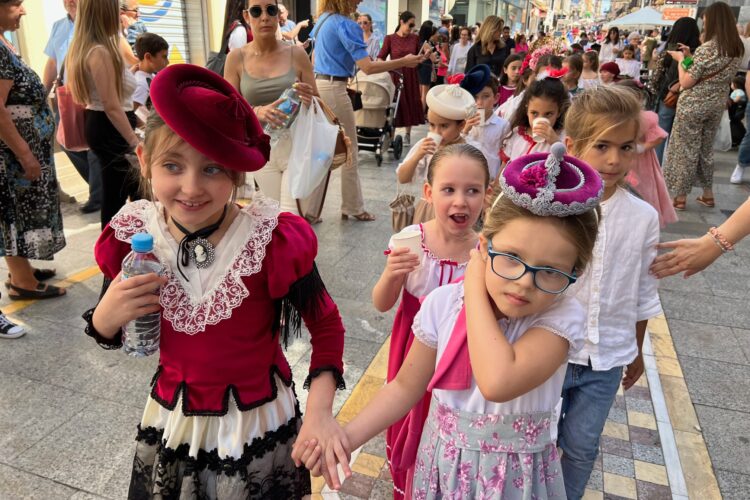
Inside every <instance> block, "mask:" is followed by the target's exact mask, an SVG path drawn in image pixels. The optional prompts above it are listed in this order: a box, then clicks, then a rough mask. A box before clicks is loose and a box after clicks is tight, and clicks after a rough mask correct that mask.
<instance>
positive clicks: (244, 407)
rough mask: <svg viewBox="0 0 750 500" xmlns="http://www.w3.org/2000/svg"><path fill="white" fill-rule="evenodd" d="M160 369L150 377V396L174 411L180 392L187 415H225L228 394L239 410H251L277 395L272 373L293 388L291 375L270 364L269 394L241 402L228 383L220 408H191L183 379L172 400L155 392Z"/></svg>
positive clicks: (233, 388) (235, 389) (184, 412)
mask: <svg viewBox="0 0 750 500" xmlns="http://www.w3.org/2000/svg"><path fill="white" fill-rule="evenodd" d="M161 370H162V367H161V366H159V368H158V369H157V370H156V373H155V374H154V378H153V379H151V386H152V388H151V397H152V398H153V399H154V400H155V401H156V402H157V403H159V404H160V405H161V406H163V407H164V408H166V409H167V410H170V411H174V409H175V408H176V407H177V401H178V400H179V399H180V394H182V413H183V415H185V416H187V417H222V416H224V415H226V414H227V412H228V411H229V396H230V395H231V396H233V397H234V402H235V404H236V405H237V408H238V409H239V410H240V411H248V410H252V409H253V408H257V407H259V406H262V405H264V404H266V403H268V402H270V401H273V400H274V399H276V397H277V396H278V389H277V388H276V381H275V380H274V375H278V376H279V378H280V379H281V381H282V382H283V383H284V385H286V386H287V387H290V386H292V388H293V379H292V376H291V375H290V376H289V378H285V377H284V375H283V374H282V373H281V370H279V368H278V366H276V365H271V366H270V368H269V370H268V378H269V383H270V384H271V395H270V396H268V397H265V398H262V399H258V400H256V401H252V402H250V403H242V402H241V400H240V393H239V390H238V389H237V387H236V386H235V385H234V384H229V385H227V388H226V389H225V391H224V397H223V400H222V404H221V410H191V409H190V408H188V385H187V383H186V382H185V381H182V382H180V384H179V385H178V386H177V389H175V391H174V395H173V396H172V401H167V400H166V399H163V398H161V397H160V396H159V395H158V394H157V393H156V382H157V380H158V379H159V375H160V374H161ZM289 372H290V373H291V369H290V370H289Z"/></svg>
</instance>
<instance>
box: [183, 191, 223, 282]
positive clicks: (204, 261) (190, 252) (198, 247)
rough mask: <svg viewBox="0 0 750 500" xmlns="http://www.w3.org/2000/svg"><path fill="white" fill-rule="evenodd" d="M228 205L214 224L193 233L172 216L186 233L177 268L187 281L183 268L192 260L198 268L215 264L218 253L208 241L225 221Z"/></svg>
mask: <svg viewBox="0 0 750 500" xmlns="http://www.w3.org/2000/svg"><path fill="white" fill-rule="evenodd" d="M228 207H229V205H224V211H223V212H222V213H221V217H220V218H219V220H218V221H216V222H215V223H214V224H211V225H210V226H206V227H204V228H203V229H199V230H197V231H195V232H193V233H191V232H190V231H188V230H187V229H185V227H184V226H182V225H181V224H180V223H179V222H177V221H176V220H174V217H170V219H172V223H173V224H174V225H175V227H176V228H177V229H179V230H180V231H181V232H182V234H184V235H185V237H184V238H182V240H180V245H179V247H178V249H177V270H178V271H180V274H181V275H182V277H183V278H185V280H186V281H190V280H189V279H188V278H187V276H185V273H183V272H182V268H183V267H187V266H189V265H190V261H191V260H192V261H193V263H195V267H197V268H198V269H205V268H207V267H208V266H210V265H211V264H213V262H214V259H215V258H216V253H215V252H214V245H213V243H211V242H210V241H208V237H209V236H211V235H212V234H213V233H214V232H215V231H216V230H217V229H219V227H221V223H222V222H224V218H225V217H226V215H227V208H228Z"/></svg>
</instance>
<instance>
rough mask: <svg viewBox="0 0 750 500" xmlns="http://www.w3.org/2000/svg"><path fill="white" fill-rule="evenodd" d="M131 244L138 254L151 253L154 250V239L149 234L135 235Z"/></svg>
mask: <svg viewBox="0 0 750 500" xmlns="http://www.w3.org/2000/svg"><path fill="white" fill-rule="evenodd" d="M130 244H131V247H132V248H133V250H134V251H136V252H150V251H151V250H153V249H154V237H153V236H151V235H150V234H148V233H138V234H135V235H133V239H132V240H131V242H130Z"/></svg>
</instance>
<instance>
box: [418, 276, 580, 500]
mask: <svg viewBox="0 0 750 500" xmlns="http://www.w3.org/2000/svg"><path fill="white" fill-rule="evenodd" d="M463 295H464V288H463V283H456V284H451V285H446V286H443V287H440V288H438V289H436V290H435V291H434V292H432V293H431V294H430V295H429V296H428V297H427V299H426V300H425V301H424V303H423V304H422V308H421V309H420V312H419V313H418V314H417V316H416V318H415V319H414V325H413V327H412V329H413V332H414V337H415V338H416V339H417V340H418V341H419V342H422V343H423V344H425V345H426V346H428V347H431V348H433V349H435V350H436V351H437V360H436V366H437V372H436V373H439V372H440V368H441V366H443V365H441V363H440V362H441V359H442V357H443V356H456V353H455V348H456V347H455V346H456V343H455V339H454V342H453V343H451V342H450V339H451V338H452V337H454V336H456V335H460V333H461V332H460V330H461V328H462V327H463V330H464V336H465V328H466V327H465V324H463V325H462V324H461V321H462V319H463V315H462V314H461V312H462V310H463V309H464V300H463ZM584 321H585V315H584V310H583V307H582V306H581V304H580V303H579V302H578V301H577V300H576V299H574V298H572V297H567V296H565V295H561V296H560V297H559V298H558V299H557V300H556V301H555V302H554V303H553V305H552V306H551V307H550V308H548V309H547V310H546V311H544V312H542V313H539V314H537V315H533V316H526V317H523V318H517V319H514V320H510V321H509V320H507V319H504V320H501V321H500V326H501V327H502V328H503V331H504V332H505V336H506V338H507V339H508V341H509V342H511V343H514V342H516V341H517V340H518V339H519V338H521V336H522V335H523V334H524V333H525V332H527V331H528V330H530V329H531V328H543V329H546V330H549V331H551V332H552V333H554V334H556V335H559V336H561V337H563V338H564V339H566V340H567V341H568V343H569V344H570V348H569V354H571V353H574V352H577V351H578V350H579V349H580V348H581V347H582V345H583V342H584ZM451 350H453V351H451ZM466 358H467V359H466V363H468V356H466ZM458 361H459V360H458V359H457V360H455V362H454V360H451V365H453V364H454V363H455V364H460V363H458ZM566 369H567V364H566V363H562V364H561V365H560V367H559V368H558V369H557V371H555V373H554V374H553V375H552V376H551V377H550V378H549V379H547V380H546V381H545V382H544V383H543V384H542V385H540V386H538V387H536V388H534V389H532V390H531V391H529V392H527V393H526V394H524V395H522V396H520V397H518V398H516V399H513V400H511V401H508V402H505V403H494V402H491V401H487V400H486V399H485V398H484V397H483V396H482V393H481V392H480V391H479V388H478V387H477V384H476V380H474V377H473V376H470V377H469V378H470V380H468V379H467V383H466V387H467V388H466V389H464V390H456V389H451V390H448V389H445V388H442V389H441V388H438V385H436V386H435V387H434V388H433V391H432V401H431V405H430V413H429V416H428V417H427V421H426V423H425V427H424V430H423V432H422V439H421V442H420V443H419V450H418V455H417V459H416V464H415V472H414V479H413V483H412V497H413V498H415V499H428V498H429V499H431V498H502V499H504V500H505V499H522V498H523V499H532V498H540V499H541V498H565V486H564V484H563V478H562V470H561V468H560V457H559V456H558V454H557V446H556V440H557V420H558V417H559V403H560V392H561V389H562V385H563V380H564V378H565V372H566ZM436 378H438V375H437V374H436ZM434 382H435V380H434V379H433V382H432V383H431V385H432V384H433V383H434Z"/></svg>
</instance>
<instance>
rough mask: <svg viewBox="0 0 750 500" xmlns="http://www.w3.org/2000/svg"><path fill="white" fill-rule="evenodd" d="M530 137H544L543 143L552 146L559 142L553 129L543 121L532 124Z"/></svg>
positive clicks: (558, 137)
mask: <svg viewBox="0 0 750 500" xmlns="http://www.w3.org/2000/svg"><path fill="white" fill-rule="evenodd" d="M531 135H533V136H541V137H544V142H546V143H547V144H554V143H556V142H557V141H559V140H560V136H559V135H557V132H555V129H554V128H552V125H550V124H549V123H548V122H547V121H545V120H539V121H537V122H536V123H535V124H534V126H533V127H532V128H531Z"/></svg>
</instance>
